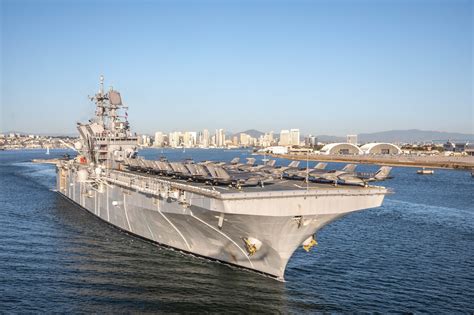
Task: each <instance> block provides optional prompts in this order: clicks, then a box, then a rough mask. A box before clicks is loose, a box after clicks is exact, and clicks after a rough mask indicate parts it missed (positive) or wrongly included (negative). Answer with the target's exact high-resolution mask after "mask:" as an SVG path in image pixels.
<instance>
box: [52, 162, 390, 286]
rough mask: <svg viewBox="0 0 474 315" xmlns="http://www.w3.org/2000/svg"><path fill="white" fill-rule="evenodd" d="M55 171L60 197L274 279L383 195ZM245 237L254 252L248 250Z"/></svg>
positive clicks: (67, 166) (149, 235)
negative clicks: (323, 234) (324, 233)
mask: <svg viewBox="0 0 474 315" xmlns="http://www.w3.org/2000/svg"><path fill="white" fill-rule="evenodd" d="M57 171H58V176H57V190H58V192H59V193H60V194H62V195H63V196H65V197H66V198H68V199H70V200H72V201H74V202H75V203H77V204H78V205H80V206H81V207H83V208H84V209H86V210H87V211H89V212H90V213H91V214H93V215H95V216H97V217H99V218H101V219H102V220H104V221H106V222H108V223H110V224H112V225H114V226H116V227H118V228H120V229H122V230H124V231H126V232H128V233H131V234H134V235H137V236H139V237H142V238H145V239H147V240H150V241H153V242H156V243H159V244H163V245H166V246H169V247H173V248H176V249H178V250H182V251H185V252H190V253H193V254H196V255H199V256H204V257H208V258H211V259H213V260H219V261H222V262H225V263H229V264H232V265H237V266H241V267H244V268H248V269H252V270H255V271H258V272H261V273H265V274H268V275H271V276H273V277H276V278H278V279H283V277H284V272H285V267H286V265H287V263H288V261H289V259H290V258H291V256H292V254H293V253H294V251H295V250H296V249H297V248H298V247H299V246H301V245H302V244H303V243H304V242H305V240H306V239H308V237H311V236H312V235H314V234H315V233H317V231H318V230H319V229H321V228H322V227H323V226H325V225H326V224H328V223H330V222H331V221H333V220H335V219H337V218H340V217H342V216H344V215H346V214H348V213H351V212H354V211H358V210H362V209H367V208H372V207H378V206H380V205H381V203H382V201H383V199H384V196H385V194H386V193H387V191H386V189H385V188H383V187H364V188H361V187H349V186H348V187H333V186H330V185H317V184H310V185H308V186H299V185H295V184H294V183H292V182H284V181H283V182H282V183H280V184H275V185H272V186H274V187H265V189H262V188H257V187H255V188H244V189H242V190H241V191H237V192H236V191H235V190H232V189H228V188H226V187H209V186H205V185H203V184H198V183H193V184H190V183H186V182H182V181H179V180H170V179H168V178H165V177H158V176H151V175H146V174H137V173H134V172H129V171H119V170H115V171H111V172H109V173H108V174H107V175H106V176H103V177H102V179H101V181H100V184H98V185H94V182H90V181H87V180H81V178H80V175H79V174H78V169H77V168H76V167H75V166H74V165H73V164H72V163H67V162H63V163H62V164H60V165H58V169H57ZM248 239H252V240H255V242H257V243H258V246H257V247H258V249H257V250H255V251H249V248H248V242H246V240H248Z"/></svg>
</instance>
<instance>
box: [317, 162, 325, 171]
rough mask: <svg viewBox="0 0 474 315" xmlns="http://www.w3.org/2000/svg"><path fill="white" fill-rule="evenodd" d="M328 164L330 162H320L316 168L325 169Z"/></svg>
mask: <svg viewBox="0 0 474 315" xmlns="http://www.w3.org/2000/svg"><path fill="white" fill-rule="evenodd" d="M326 166H328V163H323V162H319V163H318V164H316V166H315V167H314V168H315V169H317V170H324V169H325V168H326Z"/></svg>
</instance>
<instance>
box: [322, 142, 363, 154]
mask: <svg viewBox="0 0 474 315" xmlns="http://www.w3.org/2000/svg"><path fill="white" fill-rule="evenodd" d="M319 152H320V153H321V154H346V155H358V154H362V153H363V152H362V150H361V149H360V148H359V147H358V146H356V145H354V144H352V143H330V144H326V145H325V146H324V147H323V148H322V149H321V150H320V151H319Z"/></svg>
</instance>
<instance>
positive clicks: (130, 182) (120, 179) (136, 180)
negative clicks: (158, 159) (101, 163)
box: [107, 171, 221, 198]
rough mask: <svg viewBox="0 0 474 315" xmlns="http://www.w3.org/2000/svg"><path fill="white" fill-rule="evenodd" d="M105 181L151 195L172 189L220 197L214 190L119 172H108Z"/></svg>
mask: <svg viewBox="0 0 474 315" xmlns="http://www.w3.org/2000/svg"><path fill="white" fill-rule="evenodd" d="M107 179H108V180H109V181H111V182H114V183H117V184H120V185H122V186H126V187H130V188H133V189H137V190H139V191H143V192H145V193H149V194H153V195H160V194H162V193H168V192H169V191H170V190H172V189H179V190H182V191H188V192H194V193H198V194H201V195H205V196H209V197H214V198H220V197H221V193H220V192H218V191H215V190H210V189H206V188H202V187H196V186H191V185H187V184H181V183H176V182H172V181H168V180H164V179H159V178H153V177H148V176H142V175H137V174H128V173H125V172H121V171H110V172H109V174H108V176H107Z"/></svg>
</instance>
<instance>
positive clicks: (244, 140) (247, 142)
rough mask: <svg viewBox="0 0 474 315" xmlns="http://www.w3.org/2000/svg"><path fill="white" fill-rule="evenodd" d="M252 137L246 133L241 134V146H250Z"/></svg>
mask: <svg viewBox="0 0 474 315" xmlns="http://www.w3.org/2000/svg"><path fill="white" fill-rule="evenodd" d="M250 138H251V137H250V135H248V134H246V133H241V134H240V145H241V146H244V147H247V146H249V145H250Z"/></svg>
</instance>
